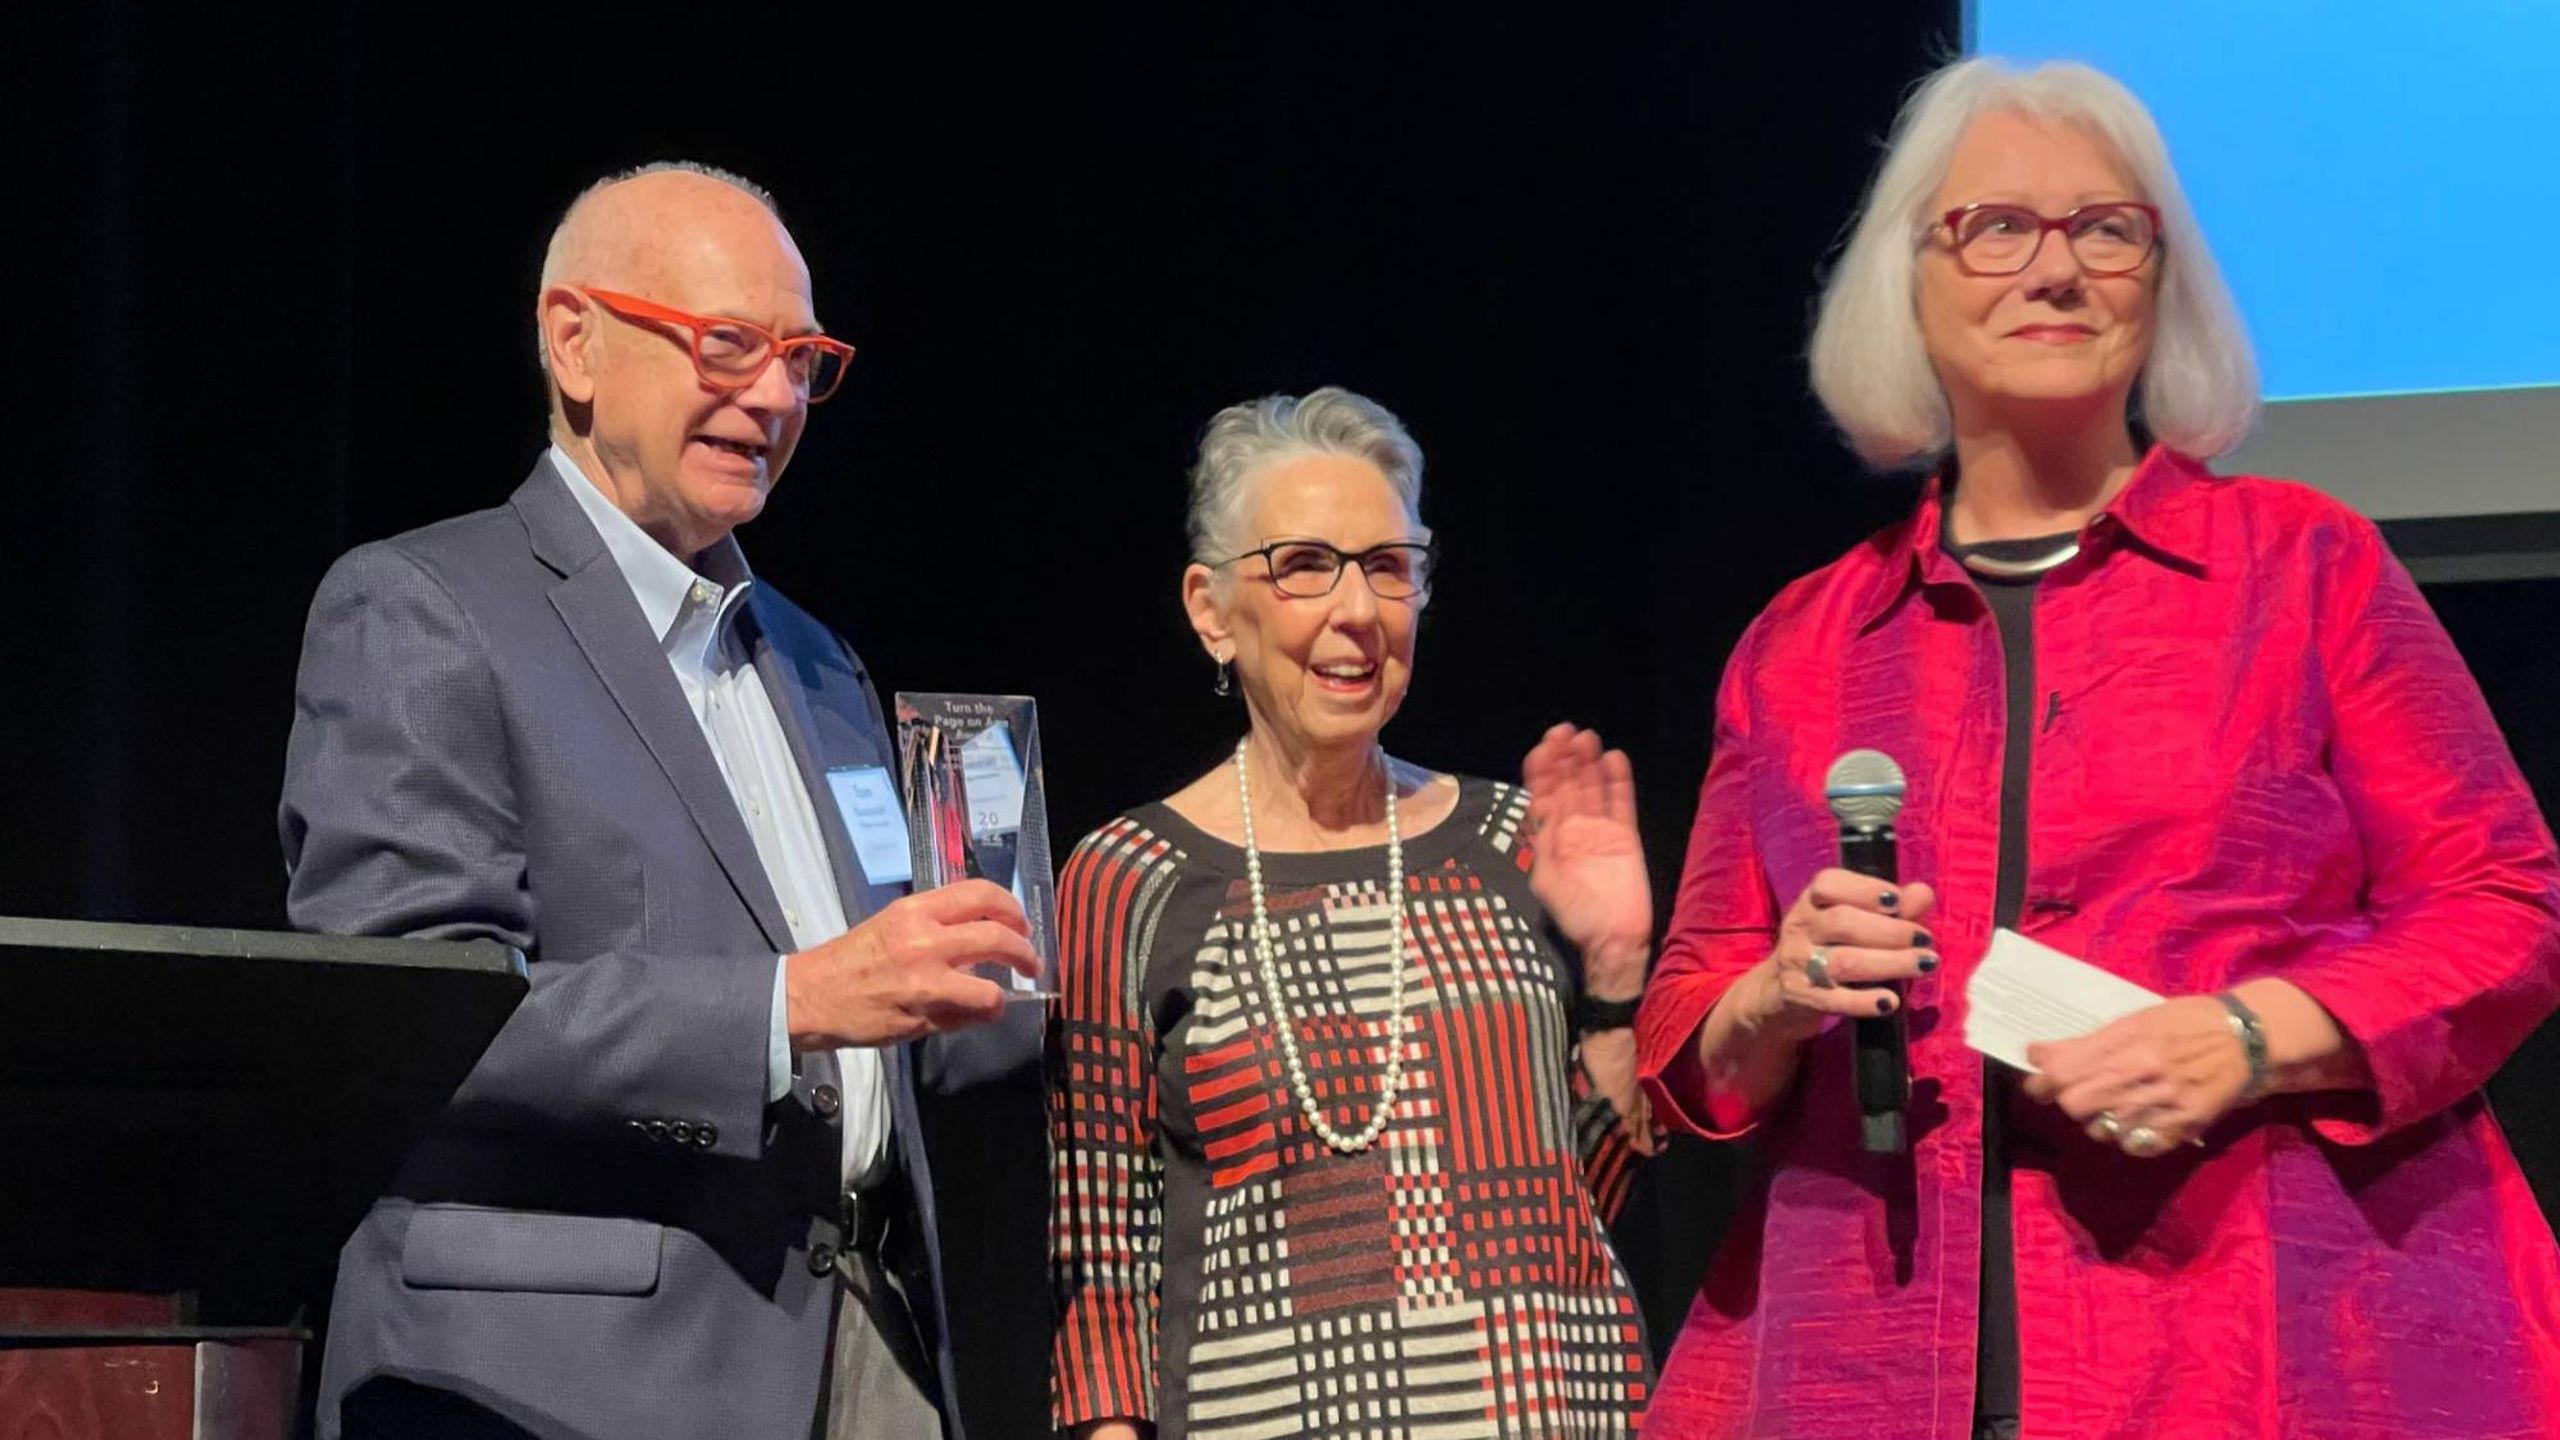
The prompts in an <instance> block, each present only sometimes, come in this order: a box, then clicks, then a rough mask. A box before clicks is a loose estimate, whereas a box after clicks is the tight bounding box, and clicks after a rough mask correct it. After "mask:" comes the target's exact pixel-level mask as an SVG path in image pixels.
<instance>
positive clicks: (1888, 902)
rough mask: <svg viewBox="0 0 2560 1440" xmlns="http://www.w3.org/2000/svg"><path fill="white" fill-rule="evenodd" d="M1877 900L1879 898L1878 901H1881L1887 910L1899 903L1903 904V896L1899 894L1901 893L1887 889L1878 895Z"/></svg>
mask: <svg viewBox="0 0 2560 1440" xmlns="http://www.w3.org/2000/svg"><path fill="white" fill-rule="evenodd" d="M1877 900H1878V901H1879V902H1880V903H1881V904H1882V905H1883V906H1884V908H1886V909H1887V910H1890V909H1892V908H1893V907H1894V906H1896V905H1899V904H1901V903H1902V897H1901V896H1899V895H1896V894H1894V893H1893V892H1892V891H1890V890H1887V891H1886V892H1884V894H1882V895H1880V896H1878V897H1877Z"/></svg>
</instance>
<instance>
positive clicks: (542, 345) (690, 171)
mask: <svg viewBox="0 0 2560 1440" xmlns="http://www.w3.org/2000/svg"><path fill="white" fill-rule="evenodd" d="M670 171H673V172H677V173H680V174H685V175H699V176H701V177H702V178H703V179H705V180H717V181H719V182H720V183H721V184H723V185H726V186H728V187H730V188H731V189H733V190H739V191H743V192H745V194H746V195H747V197H748V198H749V199H752V200H754V201H755V202H756V203H757V204H759V205H762V206H763V207H764V208H765V209H766V210H768V211H771V212H772V213H773V216H774V218H775V219H777V220H778V219H780V218H782V207H781V206H780V205H778V204H776V203H774V198H773V192H772V191H770V190H767V189H766V188H764V187H763V186H761V185H759V184H757V183H756V182H754V181H753V180H750V179H748V178H747V177H746V176H744V175H741V174H739V173H737V172H736V171H734V170H723V169H721V168H720V167H719V166H717V165H706V164H704V163H702V162H701V161H699V160H652V161H650V162H649V163H648V164H646V165H634V166H632V167H631V168H629V169H627V170H616V171H614V172H613V173H612V174H609V175H605V176H602V177H601V178H599V179H597V180H596V181H595V182H594V183H592V184H590V185H588V186H587V188H585V189H584V190H581V191H579V192H578V194H577V198H576V199H574V200H571V201H570V202H569V208H567V209H565V210H563V211H561V212H560V221H559V223H558V224H556V225H554V226H552V227H551V240H550V243H549V244H547V245H545V246H543V247H542V281H541V287H542V288H541V292H538V293H547V292H548V291H549V290H550V289H551V287H552V286H554V285H560V284H565V283H566V282H567V281H568V279H569V277H568V276H567V275H564V274H562V273H561V272H562V271H563V270H564V269H566V268H567V264H568V259H567V257H568V248H569V247H568V237H569V222H570V221H571V220H574V219H576V218H577V214H578V210H579V207H581V206H583V205H585V204H586V203H587V201H588V200H589V199H590V198H591V197H593V196H594V195H595V193H596V192H597V191H599V190H603V189H606V188H609V187H611V186H615V185H619V184H621V183H622V182H624V181H626V180H637V179H639V178H641V177H642V176H644V175H664V174H667V173H668V172H670ZM533 353H534V359H535V361H536V363H538V364H540V365H541V366H543V368H544V369H546V370H547V369H549V368H550V364H551V346H550V340H549V338H548V337H547V336H545V335H544V334H543V332H542V324H541V321H540V320H539V319H537V320H536V321H535V322H534V329H533Z"/></svg>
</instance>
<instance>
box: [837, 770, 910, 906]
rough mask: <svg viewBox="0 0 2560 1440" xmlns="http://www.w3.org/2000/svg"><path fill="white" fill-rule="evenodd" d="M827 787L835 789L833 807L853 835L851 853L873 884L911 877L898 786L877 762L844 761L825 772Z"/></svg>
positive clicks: (889, 882)
mask: <svg viewBox="0 0 2560 1440" xmlns="http://www.w3.org/2000/svg"><path fill="white" fill-rule="evenodd" d="M827 788H828V789H830V790H833V791H834V792H836V809H837V810H838V811H839V812H841V813H842V814H843V815H844V828H845V830H846V831H847V832H848V833H850V834H851V835H852V836H853V853H854V854H855V855H856V856H858V857H860V858H861V860H862V874H863V877H864V878H865V879H868V880H869V881H870V882H871V883H872V884H874V885H895V884H898V883H899V882H901V881H903V880H906V879H908V878H910V877H911V876H912V875H913V874H914V873H915V871H914V862H913V861H911V860H910V859H909V858H908V856H907V817H906V812H905V811H903V810H902V809H900V808H899V805H898V790H897V787H896V786H894V785H891V784H890V783H889V771H888V769H887V768H886V767H885V766H880V765H844V766H839V767H837V768H836V769H833V770H830V771H828V772H827Z"/></svg>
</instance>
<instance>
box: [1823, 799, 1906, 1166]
mask: <svg viewBox="0 0 2560 1440" xmlns="http://www.w3.org/2000/svg"><path fill="white" fill-rule="evenodd" d="M1840 868H1842V869H1844V870H1850V871H1854V872H1856V873H1858V874H1860V875H1864V876H1867V877H1868V878H1870V879H1875V880H1881V881H1883V882H1884V883H1886V884H1887V885H1898V884H1900V883H1901V871H1900V867H1899V864H1898V862H1897V860H1896V858H1895V855H1894V844H1893V831H1892V829H1891V828H1890V827H1888V828H1884V829H1877V830H1845V829H1844V830H1842V831H1841V832H1840ZM1893 991H1894V996H1895V999H1896V1001H1897V1002H1899V1000H1900V999H1901V996H1902V988H1901V987H1900V986H1898V985H1897V986H1895V987H1893ZM1854 1024H1855V1027H1856V1042H1857V1046H1856V1049H1857V1083H1858V1113H1859V1119H1860V1129H1861V1133H1862V1136H1863V1139H1864V1142H1865V1148H1866V1150H1867V1152H1868V1153H1869V1154H1874V1155H1899V1154H1901V1153H1903V1152H1904V1151H1905V1150H1907V1149H1908V1148H1910V1139H1909V1136H1908V1134H1907V1132H1906V1130H1905V1127H1904V1123H1903V1114H1904V1112H1905V1111H1906V1110H1908V1109H1909V1108H1910V1106H1911V1055H1910V1049H1909V1046H1908V1043H1907V1041H1906V1038H1905V1032H1904V1029H1903V1018H1902V1006H1901V1005H1900V1004H1899V1003H1897V1004H1896V1005H1895V1006H1894V1010H1893V1013H1892V1014H1890V1015H1875V1016H1869V1017H1867V1018H1864V1019H1861V1020H1858V1021H1856V1022H1854Z"/></svg>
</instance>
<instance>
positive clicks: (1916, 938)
mask: <svg viewBox="0 0 2560 1440" xmlns="http://www.w3.org/2000/svg"><path fill="white" fill-rule="evenodd" d="M1937 946H1938V942H1937V940H1936V938H1935V937H1933V936H1931V935H1930V934H1929V932H1928V931H1926V930H1914V931H1912V932H1911V947H1912V948H1913V949H1915V950H1934V949H1936V948H1937Z"/></svg>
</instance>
